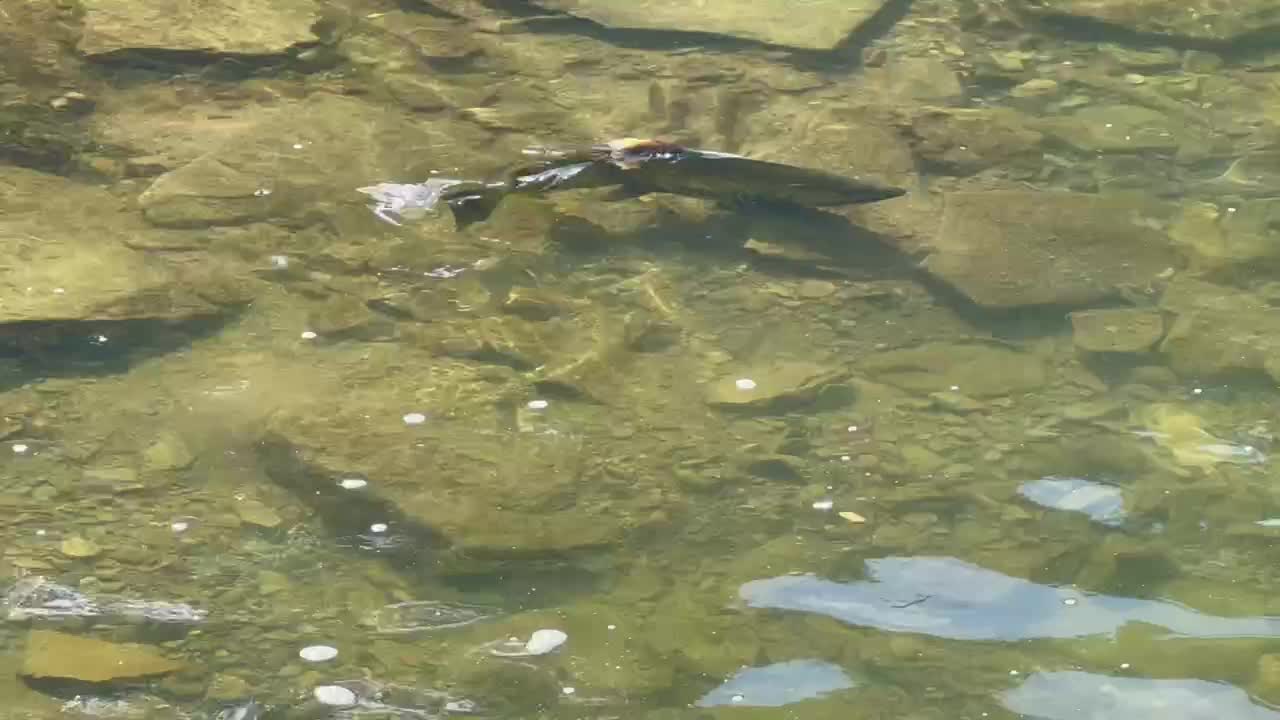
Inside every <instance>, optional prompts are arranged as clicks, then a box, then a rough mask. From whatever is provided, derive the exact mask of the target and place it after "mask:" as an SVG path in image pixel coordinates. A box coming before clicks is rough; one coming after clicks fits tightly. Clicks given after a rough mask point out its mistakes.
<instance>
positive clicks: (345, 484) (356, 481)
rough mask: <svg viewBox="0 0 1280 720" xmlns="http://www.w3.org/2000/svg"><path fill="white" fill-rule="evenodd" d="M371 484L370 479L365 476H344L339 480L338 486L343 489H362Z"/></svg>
mask: <svg viewBox="0 0 1280 720" xmlns="http://www.w3.org/2000/svg"><path fill="white" fill-rule="evenodd" d="M368 486H369V481H368V480H365V479H364V478H342V479H341V480H339V481H338V487H340V488H342V489H343V490H362V489H364V488H366V487H368Z"/></svg>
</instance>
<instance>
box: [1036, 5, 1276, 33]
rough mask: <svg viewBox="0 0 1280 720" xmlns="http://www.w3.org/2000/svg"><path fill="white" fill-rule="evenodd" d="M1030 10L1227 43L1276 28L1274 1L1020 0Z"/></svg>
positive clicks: (1149, 31) (1150, 31)
mask: <svg viewBox="0 0 1280 720" xmlns="http://www.w3.org/2000/svg"><path fill="white" fill-rule="evenodd" d="M1022 4H1023V5H1024V6H1025V7H1026V8H1027V9H1028V10H1029V11H1031V12H1034V13H1037V14H1042V15H1050V16H1059V17H1074V18H1081V19H1084V20H1095V21H1099V22H1105V23H1110V24H1112V25H1118V26H1120V27H1123V28H1127V29H1129V30H1135V31H1137V32H1143V33H1155V34H1159V35H1174V36H1179V37H1187V38H1194V39H1199V40H1220V41H1228V40H1231V39H1233V38H1237V37H1240V36H1243V35H1254V34H1257V33H1263V32H1267V31H1269V30H1270V31H1274V30H1277V29H1280V5H1278V4H1276V2H1275V0H1230V1H1229V2H1224V0H1178V2H1170V1H1169V0H1022Z"/></svg>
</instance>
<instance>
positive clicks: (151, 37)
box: [79, 0, 320, 55]
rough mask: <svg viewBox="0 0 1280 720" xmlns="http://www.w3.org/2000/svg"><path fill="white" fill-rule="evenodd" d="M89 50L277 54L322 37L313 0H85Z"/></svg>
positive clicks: (84, 47)
mask: <svg viewBox="0 0 1280 720" xmlns="http://www.w3.org/2000/svg"><path fill="white" fill-rule="evenodd" d="M81 5H82V6H83V7H84V13H85V14H84V34H83V35H82V36H81V38H80V44H79V49H80V51H81V52H83V53H84V54H86V55H106V54H109V53H113V52H119V51H123V50H174V51H182V52H201V53H216V54H228V55H231V54H234V55H275V54H279V53H282V52H285V51H287V50H289V49H290V48H292V47H294V46H296V45H298V44H300V43H309V42H316V41H317V39H318V38H317V37H316V36H315V34H314V33H313V32H312V31H311V28H312V26H313V25H315V23H316V21H317V20H319V19H320V18H319V14H318V12H317V9H318V8H317V6H316V3H315V2H313V1H312V0H278V1H273V2H268V3H263V2H254V1H253V0H200V2H195V3H176V4H175V3H173V2H167V1H166V0H83V2H81Z"/></svg>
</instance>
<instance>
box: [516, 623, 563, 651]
mask: <svg viewBox="0 0 1280 720" xmlns="http://www.w3.org/2000/svg"><path fill="white" fill-rule="evenodd" d="M568 639H569V636H568V635H566V634H564V633H563V632H561V631H559V630H548V629H543V630H538V631H536V632H534V633H533V634H532V635H530V636H529V642H527V643H525V644H524V651H525V652H527V653H529V654H530V655H546V654H547V653H549V652H551V651H552V650H555V649H556V648H558V647H560V646H561V645H563V644H564V642H565V641H566V640H568Z"/></svg>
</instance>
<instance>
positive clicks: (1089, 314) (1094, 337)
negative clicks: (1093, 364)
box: [1071, 308, 1164, 353]
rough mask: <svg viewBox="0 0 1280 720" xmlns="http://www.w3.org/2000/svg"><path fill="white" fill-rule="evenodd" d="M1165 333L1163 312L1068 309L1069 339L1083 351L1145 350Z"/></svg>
mask: <svg viewBox="0 0 1280 720" xmlns="http://www.w3.org/2000/svg"><path fill="white" fill-rule="evenodd" d="M1162 337H1164V314H1163V313H1161V312H1160V311H1159V310H1148V309H1143V308H1115V309H1108V310H1085V311H1082V312H1074V313H1071V339H1072V341H1074V342H1075V346H1076V347H1078V348H1080V349H1081V350H1084V351H1086V352H1123V353H1137V352H1146V351H1148V350H1150V349H1152V348H1153V347H1155V344H1156V343H1158V342H1160V339H1161V338H1162Z"/></svg>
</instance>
